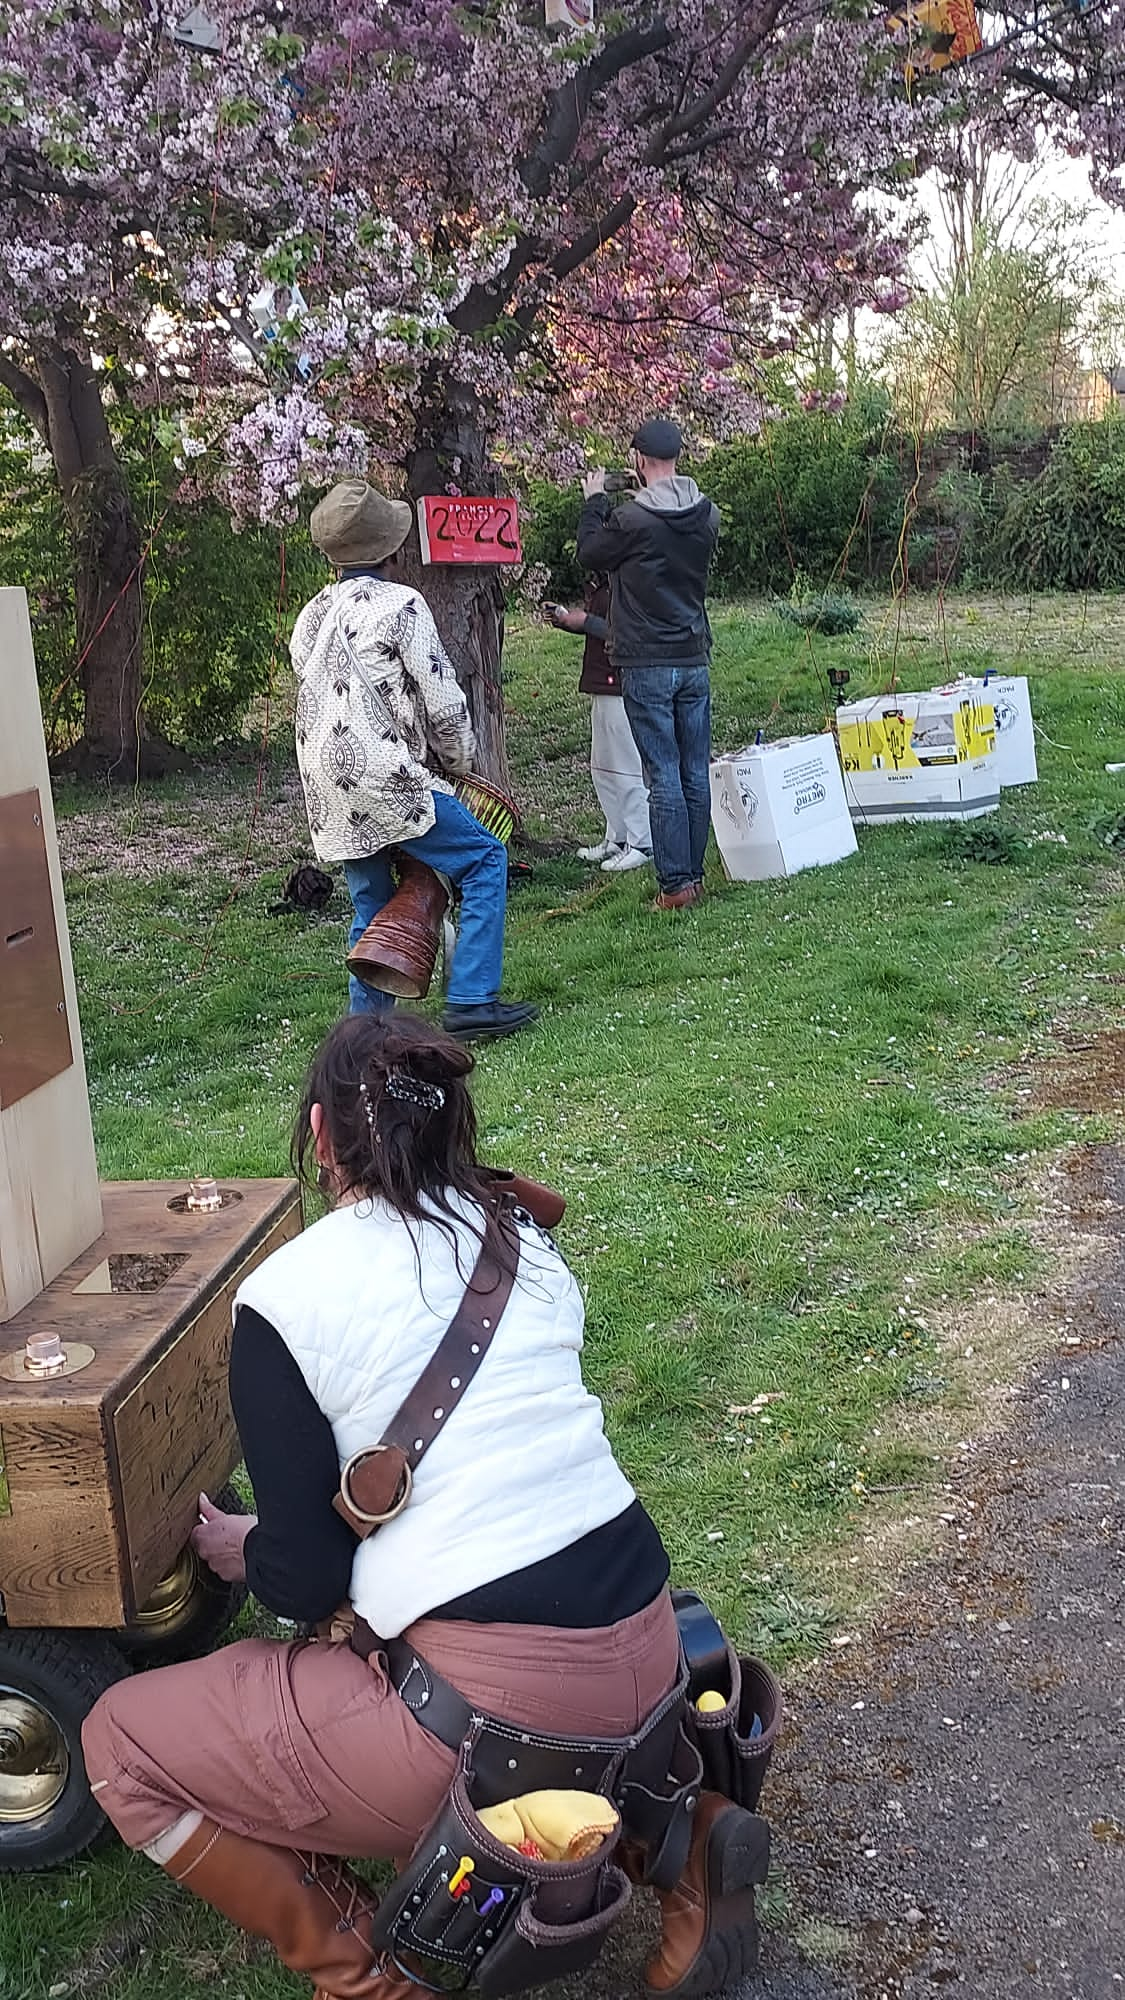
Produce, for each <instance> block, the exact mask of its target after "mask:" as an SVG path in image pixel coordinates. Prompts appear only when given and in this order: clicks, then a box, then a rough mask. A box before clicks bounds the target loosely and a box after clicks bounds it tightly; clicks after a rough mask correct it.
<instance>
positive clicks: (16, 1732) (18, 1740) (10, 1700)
mask: <svg viewBox="0 0 1125 2000" xmlns="http://www.w3.org/2000/svg"><path fill="white" fill-rule="evenodd" d="M69 1775H70V1757H69V1755H68V1753H67V1747H66V1738H65V1737H64V1735H63V1733H62V1730H61V1729H60V1728H59V1725H58V1723H57V1722H56V1721H55V1719H54V1716H53V1715H51V1714H50V1713H49V1711H48V1710H47V1709H45V1708H43V1707H41V1705H40V1704H39V1702H37V1701H35V1700H33V1699H32V1697H31V1696H30V1695H26V1694H17V1693H16V1691H15V1689H14V1688H5V1687H0V1826H10V1825H15V1824H17V1823H18V1822H21V1821H24V1820H31V1819H39V1818H41V1816H42V1815H43V1814H44V1813H46V1812H50V1810H51V1807H52V1806H53V1805H56V1804H57V1803H58V1801H59V1799H60V1798H61V1797H62V1795H63V1792H64V1791H65V1789H66V1781H67V1778H68V1777H69Z"/></svg>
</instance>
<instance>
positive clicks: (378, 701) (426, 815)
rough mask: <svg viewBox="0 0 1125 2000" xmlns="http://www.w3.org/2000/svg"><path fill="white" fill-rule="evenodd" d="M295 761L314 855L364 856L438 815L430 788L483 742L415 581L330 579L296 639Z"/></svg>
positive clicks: (426, 826) (458, 769) (414, 833)
mask: <svg viewBox="0 0 1125 2000" xmlns="http://www.w3.org/2000/svg"><path fill="white" fill-rule="evenodd" d="M289 651H290V655H291V657H292V661H293V671H294V673H295V674H296V676H297V681H298V690H297V716H296V724H297V767H298V769H299V771H300V773H301V783H302V785H303V786H304V791H305V806H306V809H307V811H308V816H309V832H310V833H311V835H312V844H313V847H314V849H315V851H316V857H317V860H318V861H358V860H360V859H362V857H363V856H364V855H367V854H377V853H378V852H379V850H380V848H383V847H393V846H395V845H396V844H397V843H398V842H399V841H402V840H416V839H417V838H418V837H419V835H420V834H423V833H428V832H429V830H430V828H431V827H432V825H433V823H434V800H433V794H434V792H435V791H439V792H450V791H452V789H453V787H452V786H451V785H450V784H449V783H448V782H447V780H446V779H445V778H443V777H440V776H438V775H436V774H435V772H434V771H432V770H430V769H429V768H428V764H427V758H428V757H429V758H432V759H433V761H435V762H436V763H437V764H439V765H440V766H441V768H442V770H443V771H448V772H450V773H452V775H453V776H454V777H463V776H464V775H465V774H466V773H467V772H469V771H471V770H472V767H473V758H474V757H475V755H476V743H475V740H474V737H473V731H472V725H471V723H470V721H469V710H468V706H467V704H466V701H465V697H464V695H463V694H462V692H461V689H460V687H459V686H458V684H457V680H456V677H455V675H454V672H453V668H452V666H451V664H450V662H449V659H448V657H447V655H446V652H445V649H444V647H443V646H442V643H441V640H440V639H439V638H438V633H437V627H436V625H435V624H434V621H433V618H432V616H431V614H430V610H429V607H428V605H427V604H426V603H425V601H424V600H423V599H422V598H421V597H419V595H418V593H417V591H415V590H407V589H405V588H404V587H403V585H401V584H398V583H387V582H385V581H384V580H383V579H382V578H381V577H376V576H353V577H347V578H345V579H344V580H343V581H342V582H340V583H332V584H329V585H328V587H327V589H326V590H322V591H321V592H320V593H319V595H318V596H316V597H314V598H313V599H312V601H311V603H309V604H306V606H305V608H304V610H303V611H302V613H301V615H300V617H299V618H298V620H297V623H296V625H295V626H294V628H293V637H292V639H291V640H290V642H289Z"/></svg>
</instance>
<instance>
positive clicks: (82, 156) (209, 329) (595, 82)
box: [0, 0, 1125, 777]
mask: <svg viewBox="0 0 1125 2000" xmlns="http://www.w3.org/2000/svg"><path fill="white" fill-rule="evenodd" d="M1042 11H1043V10H1041V9H1040V10H1038V12H1039V13H1040V14H1041V13H1042ZM1123 11H1125V8H1123V7H1122V6H1121V5H1118V4H1107V5H1104V6H1102V7H1100V8H1097V7H1094V8H1092V9H1088V10H1087V12H1086V14H1085V15H1083V16H1081V17H1079V16H1078V15H1075V16H1073V17H1068V18H1066V19H1063V20H1061V22H1060V23H1059V24H1058V26H1057V27H1056V28H1054V29H1053V30H1052V33H1051V35H1050V36H1049V37H1048V36H1046V35H1045V34H1044V33H1043V32H1042V30H1041V28H1038V27H1036V26H1035V24H1034V21H1033V15H1034V14H1035V12H1036V10H1034V9H1033V7H1032V5H1031V0H1028V4H1027V5H1026V6H1022V7H1021V5H1019V4H1017V5H1015V6H1013V7H1011V8H1009V9H1007V10H1005V12H1004V16H1003V18H998V19H996V20H994V21H992V23H991V26H990V33H991V35H992V39H993V42H996V41H997V40H1000V41H1002V42H1003V46H1002V47H1001V48H1000V49H999V50H997V49H995V48H994V49H992V50H991V52H989V53H988V55H987V58H986V60H984V61H983V62H982V63H980V64H978V65H977V66H975V69H974V74H975V75H976V76H979V78H980V83H979V86H977V85H971V84H970V82H968V81H965V80H962V81H960V82H959V83H957V84H955V85H954V86H952V88H950V89H943V91H942V92H941V93H937V92H935V90H934V89H932V88H928V89H922V88H911V89H908V88H907V87H906V84H905V80H904V77H903V69H902V58H901V51H899V50H897V49H896V47H895V45H894V44H893V43H892V42H891V41H890V40H889V38H888V37H887V34H886V30H885V26H884V23H883V19H882V15H881V12H878V13H877V14H876V16H875V17H874V18H872V17H869V16H868V15H867V12H866V9H865V8H863V7H861V6H858V5H856V4H855V0H618V4H617V5H616V6H614V8H613V9H612V11H610V10H609V9H608V8H607V9H606V11H605V13H604V18H603V20H602V21H601V22H599V23H598V24H597V25H596V26H595V27H594V28H593V29H591V30H589V31H586V32H581V33H571V32H566V33H562V32H556V31H551V30H548V29H547V28H546V27H545V25H544V19H543V7H542V0H464V4H462V5H460V6H455V5H452V4H450V0H349V5H348V6H347V7H345V8H343V9H341V8H339V7H337V6H335V5H331V4H329V0H268V4H266V5H261V4H251V0H208V4H207V7H206V10H205V12H204V13H201V12H200V10H195V12H194V14H193V16H192V17H190V19H189V21H188V22H187V23H186V24H185V23H183V22H182V21H181V22H180V23H179V25H177V12H176V11H172V12H168V11H166V8H165V6H164V4H163V0H87V3H86V4H83V5H82V6H79V5H78V4H77V0H8V4H7V5H6V6H4V7H3V9H2V10H0V12H2V16H3V25H4V37H3V46H2V50H0V254H2V256H3V260H4V267H5V273H6V281H5V286H4V290H3V294H2V295H0V383H2V384H3V386H4V387H5V388H6V389H7V390H8V391H9V392H10V394H11V395H12V396H13V397H14V398H15V400H16V402H17V403H18V404H19V406H20V408H21V410H22V411H23V413H24V415H25V417H26V418H27V419H28V420H29V421H30V422H31V423H32V424H34V426H35V427H36V429H37V430H38V432H39V434H40V436H41V437H42V438H43V440H44V441H45V443H46V445H47V446H48V448H49V450H50V452H51V455H52V459H53V462H54V466H55V470H56V473H57V476H58V480H59V485H60V490H61V492H62V494H63V498H64V501H65V504H66V508H67V513H68V518H69V520H70V524H71V530H72V535H73V539H74V545H75V575H76V593H77V604H78V630H79V647H80V656H81V671H82V675H83V685H84V690H85V696H86V742H85V748H86V751H87V752H88V754H89V755H90V756H91V757H92V758H93V759H94V761H96V762H98V763H99V764H101V765H103V766H109V767H114V768H116V769H118V770H119V771H121V772H122V773H123V774H124V773H126V772H130V771H132V770H134V769H136V768H137V766H138V764H139V763H143V762H144V760H145V756H146V744H145V735H144V725H143V715H142V702H141V690H142V671H141V639H142V633H141V594H140V577H141V572H142V568H143V560H144V554H145V546H146V540H147V536H146V533H145V531H143V530H142V528H141V526H140V525H139V524H138V521H137V518H136V514H135V510H134V508H133V506H132V503H131V500H130V496H129V491H128V488H127V485H126V482H125V480H124V477H123V475H122V470H121V466H120V464H119V463H118V460H117V456H116V454H115V451H114V448H113V431H112V424H111V414H112V406H113V402H114V399H115V398H117V399H120V400H122V401H127V402H128V403H129V404H130V405H131V407H132V408H133V409H134V410H137V409H146V410H148V411H149V412H150V413H151V418H152V424H153V434H154V437H158V438H159V439H161V440H162V442H163V443H165V444H167V445H169V446H170V447H171V448H173V449H174V450H175V451H176V453H177V455H178V457H179V459H180V460H181V461H182V464H183V471H184V485H185V491H190V490H192V488H193V487H194V486H197V485H198V486H203V485H206V486H207V487H208V488H209V489H211V490H216V489H217V490H220V491H221V492H223V493H224V494H225V495H226V497H227V498H228V500H229V503H230V506H231V509H232V513H233V515H234V517H235V519H236V520H237V519H239V518H242V519H247V518H260V519H279V518H280V519H284V518H285V517H287V516H292V514H293V513H294V511H295V510H296V507H297V505H298V501H299V497H300V493H301V489H302V487H303V486H306V485H313V484H318V483H319V484H323V483H324V482H325V481H326V480H328V479H329V478H331V477H332V476H334V474H335V473H336V472H338V471H340V470H342V469H345V468H346V469H356V468H361V467H362V468H368V467H371V466H373V465H374V466H381V467H382V468H383V469H384V470H389V471H390V472H391V473H393V474H394V475H397V477H398V478H399V479H401V481H402V482H403V484H404V486H405V490H406V491H407V492H408V493H409V494H410V495H411V496H412V497H417V496H419V495H421V494H422V493H425V492H441V491H446V490H450V489H453V490H460V491H464V492H474V491H475V492H489V491H494V490H497V487H498V484H499V482H500V481H501V479H502V477H506V476H507V475H506V473H504V472H503V471H502V470H501V468H502V467H503V466H504V462H505V459H508V458H511V457H513V456H515V457H519V458H520V459H522V460H525V461H526V460H532V461H535V462H538V463H539V464H540V465H544V464H548V465H549V464H551V463H552V462H554V463H559V462H561V460H560V459H559V457H558V454H560V453H561V454H565V453H566V452H567V450H570V451H571V452H572V453H573V452H574V451H575V450H576V448H577V447H579V446H580V444H581V440H582V438H583V435H584V434H587V435H588V434H589V433H590V432H595V433H598V434H605V433H607V432H615V433H616V434H617V435H619V436H621V435H622V433H623V431H624V437H623V442H624V441H626V440H627V432H628V428H630V427H631V425H632V422H633V421H634V420H635V418H636V417H637V416H639V415H641V414H643V413H644V412H645V411H646V410H648V409H650V408H651V407H652V406H653V405H654V404H659V405H661V406H663V407H670V408H674V409H676V411H677V412H678V413H679V414H680V415H682V417H683V418H684V419H685V421H686V422H687V423H688V426H689V428H690V427H691V426H693V425H694V426H696V427H698V428H702V429H703V430H704V431H705V432H706V433H708V434H711V435H714V434H715V433H716V432H721V430H722V429H723V427H724V425H727V426H729V424H730V423H732V422H736V421H739V422H741V421H745V420H746V418H747V415H748V413H752V406H753V402H754V397H755V394H756V380H757V376H756V368H757V364H758V363H759V361H760V359H761V357H762V355H763V354H765V353H768V352H769V351H770V349H771V348H773V347H776V346H777V345H778V344H781V343H784V341H785V340H786V338H787V337H788V330H789V329H790V328H791V327H792V325H793V324H794V323H795V322H796V321H797V320H799V319H800V318H801V317H802V316H803V315H806V314H812V315H814V316H817V317H823V316H824V315H825V314H826V313H828V312H830V311H833V310H839V309H846V308H847V307H848V306H849V305H854V304H856V303H861V302H866V303H881V304H884V305H892V304H893V303H894V302H895V300H896V298H897V297H900V296H901V288H900V286H901V272H902V268H903V252H904V244H903V239H902V231H901V229H898V230H896V228H895V226H894V219H893V215H892V213H891V211H889V210H888V209H887V207H886V205H885V204H883V203H881V202H880V200H879V199H878V196H879V194H880V191H888V192H889V191H892V190H895V189H898V190H901V189H902V188H903V186H904V185H906V184H907V183H908V181H909V177H910V176H911V175H912V174H913V173H914V172H916V171H917V168H918V165H919V163H920V162H922V161H924V160H925V159H926V158H927V157H930V156H932V154H933V152H934V149H935V148H936V147H937V146H938V145H939V144H940V138H941V132H942V129H943V124H944V122H945V120H946V119H947V118H948V116H949V113H950V106H951V104H954V103H955V100H956V96H957V92H958V90H967V89H969V88H977V89H978V91H979V93H981V94H988V93H990V94H991V96H992V97H993V98H994V99H995V101H996V103H997V104H998V105H1002V104H1006V103H1007V102H1008V101H1009V100H1010V98H1011V96H1012V94H1013V93H1014V94H1015V95H1016V96H1017V97H1019V96H1021V94H1022V97H1023V100H1024V101H1025V103H1026V102H1027V101H1029V100H1030V99H1032V98H1033V99H1034V101H1035V103H1036V104H1037V105H1038V104H1042V105H1045V106H1046V107H1047V109H1048V112H1049V115H1050V116H1051V117H1052V118H1053V119H1054V120H1055V121H1056V124H1057V125H1058V127H1059V129H1060V130H1063V129H1064V128H1065V133H1066V137H1067V141H1068V143H1072V144H1074V145H1084V146H1086V147H1088V148H1089V149H1090V150H1091V152H1094V153H1096V154H1097V157H1098V159H1099V161H1100V163H1101V164H1100V169H1099V170H1100V171H1101V172H1102V173H1103V175H1104V176H1105V178H1106V180H1107V184H1108V181H1109V179H1110V178H1111V177H1112V174H1113V173H1114V172H1115V171H1116V163H1117V159H1118V150H1117V149H1118V147H1119V136H1118V135H1119V131H1120V127H1121V113H1120V111H1119V110H1118V109H1117V108H1116V107H1115V93H1114V90H1113V88H1112V86H1113V83H1114V80H1115V79H1114V67H1113V65H1114V62H1115V61H1116V53H1115V52H1116V49H1117V46H1118V43H1119V41H1120V37H1121V15H1122V13H1123ZM1095 17H1096V18H1095ZM177 37H178V38H177ZM1021 38H1022V39H1021ZM1036 65H1038V68H1036ZM1040 72H1041V73H1040ZM152 525H153V524H151V523H150V524H149V532H150V533H151V528H152ZM426 588H427V594H428V595H429V596H430V598H431V600H432V602H433V603H434V608H435V612H436V614H437V616H438V620H439V623H440V624H441V625H442V627H443V630H444V636H445V638H446V641H447V643H448V645H449V647H450V650H451V652H452V653H453V656H454V659H455V661H456V663H457V665H458V668H459V670H460V672H461V674H462V677H463V679H464V680H465V683H466V685H467V687H468V688H469V691H470V696H471V699H472V702H473V708H474V715H475V719H476V721H477V725H478V733H479V735H480V736H481V740H482V745H483V754H484V767H485V768H486V769H488V770H491V771H492V772H493V774H494V775H500V776H501V777H502V775H503V771H504V759H503V726H502V712H501V700H500V692H499V671H498V670H499V657H500V648H501V642H502V597H501V589H500V584H499V581H498V579H497V576H496V574H495V573H494V572H491V571H479V572H478V571H474V572H465V571H462V570H455V571H448V570H438V569H435V570H431V571H429V572H427V576H426Z"/></svg>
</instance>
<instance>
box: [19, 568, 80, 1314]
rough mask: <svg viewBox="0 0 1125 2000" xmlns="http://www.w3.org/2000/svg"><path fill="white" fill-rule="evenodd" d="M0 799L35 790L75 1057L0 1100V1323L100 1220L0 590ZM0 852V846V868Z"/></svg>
mask: <svg viewBox="0 0 1125 2000" xmlns="http://www.w3.org/2000/svg"><path fill="white" fill-rule="evenodd" d="M0 687H2V688H3V691H4V711H3V728H2V729H0V798H7V797H10V796H11V795H12V794H20V793H26V792H37V793H38V797H39V810H40V814H41V818H42V833H43V841H44V845H45V848H46V853H47V868H48V874H49V877H50V886H51V904H52V908H53V913H54V923H55V932H56V937H57V941H58V961H59V966H60V968H61V972H62V997H63V1003H64V1007H65V1014H66V1021H67V1025H68V1028H69V1031H70V1042H71V1054H72V1061H71V1062H70V1063H69V1065H68V1066H67V1067H66V1068H65V1069H64V1070H62V1071H61V1073H60V1074H59V1075H57V1076H53V1077H51V1079H50V1080H49V1081H48V1082H46V1083H43V1084H41V1085H40V1086H39V1088H38V1089H35V1090H32V1091H30V1092H29V1093H28V1094H27V1095H26V1096H23V1097H21V1098H20V1100H19V1102H18V1103H10V1104H5V1103H4V1102H3V1100H2V1099H0V1322H2V1321H4V1320H7V1319H10V1318H11V1317H12V1315H13V1314H14V1313H17V1312H18V1311H19V1310H20V1308H21V1307H22V1306H24V1305H26V1304H27V1303H28V1301H29V1300H30V1299H32V1298H34V1297H35V1294H36V1293H37V1292H38V1291H39V1290H40V1289H41V1288H42V1287H43V1286H44V1285H46V1284H49V1283H50V1281H51V1279H52V1278H54V1277H55V1276H56V1275H57V1273H58V1272H59V1271H61V1270H63V1269H64V1268H65V1266H66V1265H67V1264H69V1263H70V1261H71V1259H72V1258H74V1257H76V1256H78V1255H79V1253H80V1252H81V1251H82V1250H84V1249H85V1248H86V1246H87V1245H88V1244H89V1243H92V1242H93V1240H94V1238H95V1237H96V1236H97V1235H98V1234H99V1232H100V1230H101V1226H102V1215H101V1203H100V1199H99V1194H98V1173H97V1162H96V1160H95V1156H94V1135H93V1127H92V1125H91V1122H90V1103H89V1097H88V1094H87V1089H86V1070H85V1064H84V1062H83V1057H82V1037H81V1030H80V1026H79V1018H78V996H77V993H76V991H75V984H74V969H73V966H72V963H71V956H70V936H69V932H68V930H67V923H66V905H65V902H64V899H63V884H62V868H61V865H60V862H59V852H58V840H57V837H56V833H55V814H54V805H53V802H52V798H51V786H50V779H49V775H48V771H47V746H46V743H45V741H44V738H43V719H42V714H41V712H40V706H39V688H38V684H37V681H36V678H35V655H34V652H33V649H32V640H31V624H30V620H29V618H28V611H27V597H26V594H25V593H24V592H23V591H22V590H12V589H4V590H0ZM4 865H5V856H4V854H3V853H2V852H0V869H2V868H3V867H4Z"/></svg>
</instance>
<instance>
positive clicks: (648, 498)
mask: <svg viewBox="0 0 1125 2000" xmlns="http://www.w3.org/2000/svg"><path fill="white" fill-rule="evenodd" d="M718 539H719V510H718V508H717V507H716V506H715V505H714V503H713V501H711V500H708V499H707V497H706V495H705V494H702V493H700V491H699V488H698V487H697V486H696V484H695V482H694V480H691V479H675V480H664V481H662V482H661V483H660V485H658V486H653V487H650V488H647V489H646V490H645V491H644V492H642V493H640V494H638V495H637V497H636V498H635V499H631V500H626V501H624V502H623V503H622V505H621V506H619V507H614V506H613V505H612V503H611V501H610V500H609V499H608V498H607V497H606V495H605V494H602V493H597V494H595V495H594V496H593V498H592V499H590V500H587V501H586V503H585V505H584V507H583V509H582V513H581V517H580V519H579V522H578V560H579V562H580V563H582V564H583V566H584V567H585V568H586V569H595V570H605V571H607V572H608V574H609V580H610V609H609V640H608V649H609V657H610V659H611V661H612V662H613V665H614V666H615V667H617V668H618V669H620V668H623V667H701V666H706V665H707V664H708V662H709V660H710V658H711V627H710V625H709V623H708V620H707V608H706V603H705V597H706V590H707V572H708V570H709V568H710V566H711V557H712V556H713V554H714V552H715V544H716V542H717V541H718Z"/></svg>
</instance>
